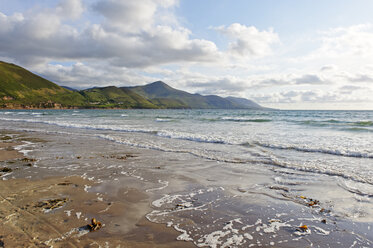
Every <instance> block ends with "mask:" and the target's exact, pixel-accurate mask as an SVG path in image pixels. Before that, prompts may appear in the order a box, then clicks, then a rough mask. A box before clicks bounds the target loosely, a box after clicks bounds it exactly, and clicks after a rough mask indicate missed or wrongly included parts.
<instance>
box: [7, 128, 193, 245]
mask: <svg viewBox="0 0 373 248" xmlns="http://www.w3.org/2000/svg"><path fill="white" fill-rule="evenodd" d="M32 136H33V135H32ZM2 137H3V139H2V140H3V141H2V143H0V148H1V150H0V161H1V163H2V165H1V166H0V169H1V170H2V171H3V170H4V168H9V169H10V170H11V171H7V172H1V175H2V180H0V201H1V204H0V220H1V221H0V230H1V233H0V247H108V246H109V245H110V247H176V246H177V247H194V245H192V244H191V243H186V242H177V240H176V237H177V236H178V235H179V233H178V232H177V231H175V230H174V229H172V228H167V227H166V226H165V225H161V224H154V223H151V222H149V221H148V220H147V219H146V218H145V215H146V214H147V213H148V212H149V211H150V205H151V202H150V198H149V196H148V195H147V194H146V193H145V192H144V191H140V190H139V189H137V188H136V187H133V185H131V184H128V185H123V187H120V189H118V190H116V194H113V195H109V194H105V193H94V192H88V189H89V188H91V187H92V186H95V185H99V182H96V181H95V180H93V179H91V178H90V179H89V178H82V177H81V176H76V175H65V176H52V175H49V174H48V173H46V174H47V175H43V174H39V173H40V171H39V170H38V172H37V174H38V175H37V176H33V177H31V176H25V174H26V173H32V174H33V170H37V168H38V165H39V166H40V164H42V163H43V161H42V159H43V158H35V157H34V156H32V158H31V156H24V154H23V153H22V152H20V151H17V150H16V149H19V148H17V147H19V146H22V144H24V142H29V141H30V140H32V141H34V142H35V141H36V142H35V143H33V144H37V146H40V147H43V146H45V145H46V143H45V141H42V140H37V139H33V138H30V137H29V135H27V134H22V133H12V134H11V136H8V135H6V134H5V133H2ZM14 139H16V140H17V141H15V142H13V140H14ZM26 144H27V143H26ZM101 157H102V156H101ZM54 159H55V160H63V158H62V157H58V156H56V157H55V158H54ZM80 159H82V158H80V157H76V158H75V160H76V161H77V162H78V161H79V160H80ZM89 159H95V157H94V156H91V157H90V158H89ZM113 159H115V160H118V161H119V160H121V161H123V162H124V163H125V160H126V158H125V157H120V158H116V157H115V158H113ZM3 165H7V166H3ZM25 170H27V171H28V172H26V171H25ZM4 171H5V170H4ZM67 174H69V173H67ZM51 200H54V201H55V202H53V204H56V203H57V204H58V202H60V205H57V207H56V208H55V209H49V207H51V206H53V204H51V205H48V204H44V205H43V203H45V202H48V201H51ZM92 218H96V219H97V220H99V221H101V222H102V223H103V227H102V228H101V229H100V230H97V231H95V232H90V231H89V229H88V228H87V224H90V222H91V219H92ZM176 242H177V243H176Z"/></svg>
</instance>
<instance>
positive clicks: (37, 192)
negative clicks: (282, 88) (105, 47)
mask: <svg viewBox="0 0 373 248" xmlns="http://www.w3.org/2000/svg"><path fill="white" fill-rule="evenodd" d="M1 137H2V138H1ZM0 139H1V142H0V155H1V157H0V169H2V168H5V167H6V168H9V169H11V171H8V172H0V173H1V177H0V203H1V204H0V230H1V233H0V247H165V248H166V247H182V248H183V247H196V245H197V246H199V247H308V246H313V247H351V246H352V247H354V246H355V247H370V246H372V245H373V243H372V242H371V240H372V239H373V237H372V236H373V235H372V232H371V222H372V221H371V220H370V219H366V221H360V222H356V223H355V222H353V221H351V220H349V217H348V216H340V215H339V216H338V214H335V213H334V212H333V211H334V210H335V209H336V208H337V207H338V206H332V202H328V200H327V199H328V197H330V196H334V197H339V196H341V195H342V194H343V192H342V193H341V192H338V191H337V190H338V189H339V188H338V187H336V185H335V184H336V183H335V182H334V181H333V180H331V179H330V178H329V177H327V176H325V177H322V178H321V179H320V176H318V175H317V177H315V178H317V179H318V180H319V181H315V182H303V183H302V184H299V185H291V187H292V188H293V189H289V188H287V186H284V185H282V186H281V185H274V184H273V179H272V178H271V177H270V176H268V171H267V170H263V171H261V170H260V168H255V167H253V168H250V167H248V168H247V173H246V174H245V175H244V176H243V175H242V174H241V170H238V168H239V166H240V165H232V164H225V163H218V162H216V161H209V160H203V159H200V158H195V157H193V156H191V155H188V154H175V153H167V152H161V151H156V150H148V149H139V148H133V147H128V146H125V145H123V144H117V143H114V142H110V141H108V140H104V139H100V138H97V137H96V136H89V135H88V134H79V135H75V134H71V133H66V134H65V133H63V132H59V133H40V132H19V131H5V130H4V131H3V132H0ZM236 166H237V167H236ZM276 170H281V168H279V169H276ZM283 173H284V174H285V173H287V174H289V175H291V176H292V177H297V178H299V180H301V177H302V174H301V173H299V172H296V171H290V170H289V171H283ZM323 180H324V181H323ZM288 187H290V186H288ZM323 187H327V188H328V192H326V193H325V195H326V198H325V199H311V198H310V197H309V195H312V192H313V191H319V190H320V189H322V188H323ZM319 200H320V201H319ZM50 203H51V204H52V205H53V204H54V205H55V206H57V208H55V209H52V210H50V209H48V207H49V206H50ZM48 204H49V205H48ZM56 204H57V205H56ZM361 204H362V206H365V205H367V206H369V204H370V203H369V202H366V203H364V202H363V201H362V203H361ZM364 204H365V205H364ZM92 218H96V219H97V220H98V221H100V222H102V223H103V227H102V228H101V229H99V230H97V231H94V232H89V230H88V228H87V224H89V223H90V222H91V219H92ZM360 219H363V220H364V218H363V217H362V218H360ZM149 220H150V221H149ZM304 225H305V226H307V228H304V229H302V228H301V226H304Z"/></svg>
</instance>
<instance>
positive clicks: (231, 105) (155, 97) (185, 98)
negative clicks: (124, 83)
mask: <svg viewBox="0 0 373 248" xmlns="http://www.w3.org/2000/svg"><path fill="white" fill-rule="evenodd" d="M123 88H126V89H130V90H132V91H134V92H136V93H137V94H139V95H141V96H143V97H145V98H147V99H149V100H150V101H151V102H152V103H153V104H155V105H157V106H159V107H161V108H192V109H262V107H261V106H260V105H258V104H255V103H254V102H252V101H250V100H247V99H243V98H242V99H241V98H234V97H231V98H223V97H220V96H215V95H209V96H202V95H199V94H191V93H188V92H185V91H181V90H177V89H174V88H172V87H170V86H169V85H167V84H166V83H164V82H162V81H157V82H154V83H151V84H147V85H144V86H134V87H122V89H123ZM236 99H241V101H239V100H236ZM243 100H247V101H248V102H251V103H252V104H251V105H250V104H248V102H244V101H243Z"/></svg>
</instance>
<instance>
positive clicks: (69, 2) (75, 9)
mask: <svg viewBox="0 0 373 248" xmlns="http://www.w3.org/2000/svg"><path fill="white" fill-rule="evenodd" d="M83 11H84V7H83V3H82V2H81V0H63V1H61V2H60V3H59V4H58V6H57V8H56V13H57V14H59V15H61V16H64V17H66V18H71V19H77V18H79V17H80V16H81V15H82V14H83Z"/></svg>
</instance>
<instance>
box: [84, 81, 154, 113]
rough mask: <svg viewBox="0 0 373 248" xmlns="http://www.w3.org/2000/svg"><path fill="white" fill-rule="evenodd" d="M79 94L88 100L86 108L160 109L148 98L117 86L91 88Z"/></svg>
mask: <svg viewBox="0 0 373 248" xmlns="http://www.w3.org/2000/svg"><path fill="white" fill-rule="evenodd" d="M79 93H80V94H81V95H82V96H84V97H85V99H86V107H96V108H158V107H157V106H156V105H154V104H153V103H151V102H150V101H148V100H147V99H146V98H144V97H142V96H140V95H138V94H136V93H135V92H132V91H131V90H129V89H125V88H117V87H115V86H109V87H102V88H91V89H87V90H81V91H79Z"/></svg>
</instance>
